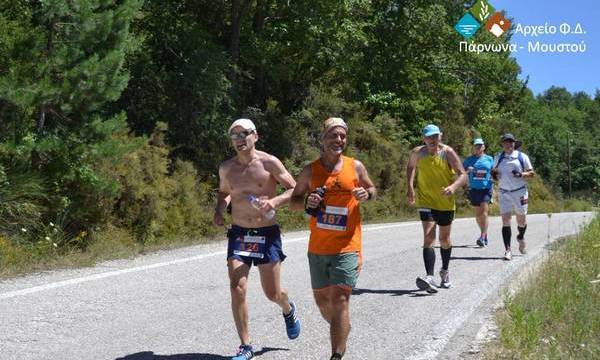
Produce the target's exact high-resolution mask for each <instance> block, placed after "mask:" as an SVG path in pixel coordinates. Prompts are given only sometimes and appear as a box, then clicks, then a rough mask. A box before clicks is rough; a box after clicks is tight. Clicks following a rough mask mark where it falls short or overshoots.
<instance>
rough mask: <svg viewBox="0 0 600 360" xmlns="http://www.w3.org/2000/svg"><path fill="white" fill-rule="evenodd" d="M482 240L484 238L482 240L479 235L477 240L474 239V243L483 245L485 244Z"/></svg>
mask: <svg viewBox="0 0 600 360" xmlns="http://www.w3.org/2000/svg"><path fill="white" fill-rule="evenodd" d="M483 241H484V240H483V238H481V237H480V238H479V239H477V241H476V242H475V243H476V244H477V246H479V247H484V246H485V243H484V242H483Z"/></svg>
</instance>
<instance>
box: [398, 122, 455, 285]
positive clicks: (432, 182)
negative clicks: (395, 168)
mask: <svg viewBox="0 0 600 360" xmlns="http://www.w3.org/2000/svg"><path fill="white" fill-rule="evenodd" d="M423 141H424V142H425V145H422V146H418V147H416V148H415V149H413V151H412V153H411V154H410V159H409V161H408V166H407V169H406V177H407V184H408V192H407V195H408V203H409V204H410V205H415V204H416V205H417V206H418V207H419V215H420V217H421V222H422V224H423V261H424V263H425V271H426V272H427V276H426V277H424V278H421V277H417V287H418V288H419V289H421V290H425V291H427V292H428V293H436V292H437V290H436V287H440V286H441V287H443V288H449V287H450V274H449V272H448V267H449V265H450V255H451V254H452V243H451V242H450V228H451V226H452V220H453V219H454V209H455V199H454V192H455V191H456V190H457V189H458V188H460V187H462V186H463V185H464V184H465V182H466V180H467V176H466V173H465V170H464V168H463V166H462V163H461V161H460V158H459V157H458V155H456V152H454V150H453V149H452V148H451V147H450V146H448V145H444V144H442V142H441V141H442V133H441V131H440V129H439V128H438V127H437V126H435V125H427V126H426V127H425V128H424V129H423ZM415 174H416V178H417V191H416V199H415V188H414V180H415ZM436 225H438V226H439V228H440V235H439V240H440V245H441V249H440V253H441V256H442V269H441V270H440V277H441V284H440V286H438V285H437V284H435V282H434V281H433V270H434V267H435V252H434V250H433V243H434V241H435V230H436V228H435V226H436Z"/></svg>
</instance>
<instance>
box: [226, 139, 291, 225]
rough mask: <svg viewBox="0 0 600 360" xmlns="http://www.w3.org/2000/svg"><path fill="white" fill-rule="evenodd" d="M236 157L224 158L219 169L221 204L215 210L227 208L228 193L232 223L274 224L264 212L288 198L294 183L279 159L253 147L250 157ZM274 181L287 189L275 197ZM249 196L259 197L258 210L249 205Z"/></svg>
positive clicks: (274, 221) (275, 187)
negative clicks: (259, 207) (253, 152)
mask: <svg viewBox="0 0 600 360" xmlns="http://www.w3.org/2000/svg"><path fill="white" fill-rule="evenodd" d="M238 157H239V156H236V157H234V158H232V159H229V160H227V161H225V162H224V163H223V164H221V166H220V168H219V178H220V179H221V181H220V186H219V205H221V203H223V205H224V206H223V205H221V207H220V209H219V210H220V211H217V212H218V213H220V214H222V213H223V210H224V209H225V207H227V200H226V197H227V195H230V201H231V206H232V213H231V215H232V219H233V223H234V224H236V225H239V226H242V227H246V228H258V227H264V226H270V225H274V224H275V223H276V219H275V218H274V217H273V218H271V219H267V218H265V217H264V215H265V214H266V213H267V212H269V210H271V209H273V208H276V207H278V206H280V205H281V204H283V203H284V202H285V201H286V200H287V199H289V197H290V195H291V189H293V188H294V186H295V182H294V179H293V178H292V176H291V175H290V174H289V173H288V172H287V171H286V170H285V168H284V167H283V164H282V163H281V161H279V160H278V159H277V158H276V157H274V156H272V155H269V154H267V153H265V152H262V151H258V150H257V151H255V154H254V156H253V157H251V158H244V159H242V160H240V159H238ZM246 161H248V162H246ZM278 182H279V183H280V184H281V185H282V186H283V187H285V188H286V189H288V190H290V191H286V192H285V193H283V194H282V195H281V196H279V197H276V196H275V195H276V194H277V183H278ZM249 195H254V196H256V197H258V198H260V199H261V200H262V207H261V209H260V210H258V209H255V208H254V207H252V206H251V205H250V201H248V196H249ZM269 199H270V200H269Z"/></svg>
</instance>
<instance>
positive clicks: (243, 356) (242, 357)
mask: <svg viewBox="0 0 600 360" xmlns="http://www.w3.org/2000/svg"><path fill="white" fill-rule="evenodd" d="M254 352H255V351H254V348H253V347H252V345H240V347H239V348H238V352H237V354H236V355H235V356H234V357H232V358H231V360H248V359H252V358H253V357H254Z"/></svg>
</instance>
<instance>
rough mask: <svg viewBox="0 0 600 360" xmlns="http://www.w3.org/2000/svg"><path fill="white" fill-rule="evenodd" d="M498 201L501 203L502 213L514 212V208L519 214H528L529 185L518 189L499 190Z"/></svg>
mask: <svg viewBox="0 0 600 360" xmlns="http://www.w3.org/2000/svg"><path fill="white" fill-rule="evenodd" d="M498 202H499V203H500V214H502V215H505V214H512V212H513V210H514V212H515V213H516V214H517V215H526V214H527V204H528V203H529V193H528V192H527V187H524V188H522V189H520V190H517V191H513V192H510V191H504V190H502V189H500V190H499V191H498Z"/></svg>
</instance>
